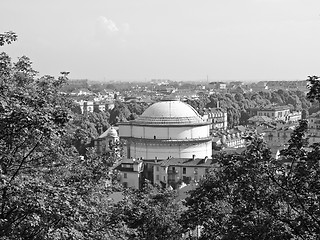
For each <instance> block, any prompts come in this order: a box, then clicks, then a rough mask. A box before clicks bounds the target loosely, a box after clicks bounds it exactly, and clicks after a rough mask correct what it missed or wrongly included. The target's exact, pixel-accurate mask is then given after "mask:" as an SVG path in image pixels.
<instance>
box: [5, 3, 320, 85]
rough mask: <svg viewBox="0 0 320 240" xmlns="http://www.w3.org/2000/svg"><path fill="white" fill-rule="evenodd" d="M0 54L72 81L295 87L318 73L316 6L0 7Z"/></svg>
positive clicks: (319, 5) (318, 18) (319, 35)
mask: <svg viewBox="0 0 320 240" xmlns="http://www.w3.org/2000/svg"><path fill="white" fill-rule="evenodd" d="M0 6H1V14H0V33H3V32H6V31H14V32H16V33H17V34H18V41H17V42H15V43H13V44H11V45H7V46H5V47H0V52H2V51H5V52H7V53H8V54H9V55H10V56H11V57H12V59H13V60H14V61H16V60H17V59H18V57H20V56H23V55H26V56H28V57H29V58H30V59H31V60H32V62H33V63H34V65H33V66H34V68H35V69H36V70H37V71H39V74H40V75H52V76H58V75H59V73H60V72H61V71H69V72H70V75H69V77H70V78H72V79H89V80H98V81H100V80H102V81H103V80H104V81H110V80H119V81H133V80H139V81H141V80H150V79H171V80H177V81H183V80H193V81H197V80H205V79H207V78H208V80H209V81H229V80H240V81H261V80H304V79H306V78H307V76H309V75H319V74H320V64H319V63H320V1H319V0H198V1H196V0H94V1H92V0H91V1H89V0H54V1H52V0H51V1H49V0H28V1H26V0H1V4H0Z"/></svg>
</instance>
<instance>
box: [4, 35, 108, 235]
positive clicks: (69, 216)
mask: <svg viewBox="0 0 320 240" xmlns="http://www.w3.org/2000/svg"><path fill="white" fill-rule="evenodd" d="M14 36H15V34H9V36H8V35H0V40H1V43H4V42H6V43H8V42H9V43H10V41H11V40H12V39H14ZM66 75H67V73H63V74H62V76H61V77H59V78H58V79H55V78H53V77H51V76H44V77H41V78H36V76H37V72H36V71H34V70H33V69H32V63H31V61H30V59H29V58H27V57H25V56H23V57H21V58H19V59H18V61H17V62H16V63H12V62H11V59H10V57H9V56H8V55H7V54H5V53H1V54H0V118H1V119H0V129H1V133H0V152H1V155H0V236H1V237H2V239H108V235H107V234H108V230H107V229H106V228H105V227H104V225H103V224H102V223H103V221H102V220H103V219H105V218H106V215H107V213H108V201H107V200H106V199H107V197H108V193H109V192H110V189H109V188H108V187H106V181H107V180H108V179H109V171H108V169H109V166H110V164H109V163H108V160H107V159H104V158H102V157H98V156H97V157H93V156H90V157H85V158H81V157H80V155H79V154H78V152H77V151H76V149H75V148H74V147H73V145H72V142H71V141H70V139H72V135H73V132H71V131H68V127H69V122H70V117H71V112H70V110H69V108H70V106H71V103H70V102H69V100H68V99H66V98H65V97H64V96H62V95H61V94H60V87H61V86H62V85H63V83H64V82H65V81H66Z"/></svg>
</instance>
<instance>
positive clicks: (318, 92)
mask: <svg viewBox="0 0 320 240" xmlns="http://www.w3.org/2000/svg"><path fill="white" fill-rule="evenodd" d="M307 81H308V82H309V84H308V88H309V92H308V93H307V98H308V99H309V100H310V101H311V102H314V101H318V102H320V81H319V77H318V76H308V79H307Z"/></svg>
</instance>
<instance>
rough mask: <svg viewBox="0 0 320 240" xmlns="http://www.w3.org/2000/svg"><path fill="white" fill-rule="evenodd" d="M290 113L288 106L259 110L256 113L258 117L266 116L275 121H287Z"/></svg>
mask: <svg viewBox="0 0 320 240" xmlns="http://www.w3.org/2000/svg"><path fill="white" fill-rule="evenodd" d="M289 113H290V107H289V106H275V107H270V108H260V109H259V110H258V111H257V115H258V116H267V117H269V118H271V119H275V120H283V121H288V118H289Z"/></svg>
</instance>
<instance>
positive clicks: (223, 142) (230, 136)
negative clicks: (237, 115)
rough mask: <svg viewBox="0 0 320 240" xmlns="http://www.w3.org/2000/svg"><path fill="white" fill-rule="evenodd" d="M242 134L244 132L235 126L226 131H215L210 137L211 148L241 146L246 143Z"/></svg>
mask: <svg viewBox="0 0 320 240" xmlns="http://www.w3.org/2000/svg"><path fill="white" fill-rule="evenodd" d="M244 134H245V133H244V132H242V131H241V130H239V129H236V128H234V129H230V130H226V131H215V132H213V138H212V146H213V149H215V150H218V149H223V148H243V147H245V145H246V141H245V139H244V138H243V136H244Z"/></svg>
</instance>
